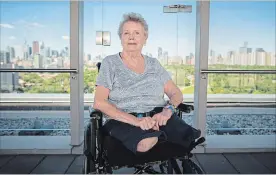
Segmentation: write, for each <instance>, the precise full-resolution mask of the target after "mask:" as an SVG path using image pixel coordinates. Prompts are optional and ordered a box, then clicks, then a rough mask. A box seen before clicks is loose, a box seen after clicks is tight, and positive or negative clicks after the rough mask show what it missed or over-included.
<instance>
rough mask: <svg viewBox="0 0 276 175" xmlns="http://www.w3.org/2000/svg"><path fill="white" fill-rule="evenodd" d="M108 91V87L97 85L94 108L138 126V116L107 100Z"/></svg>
mask: <svg viewBox="0 0 276 175" xmlns="http://www.w3.org/2000/svg"><path fill="white" fill-rule="evenodd" d="M109 92H110V91H109V89H108V88H105V87H104V86H97V87H96V92H95V98H94V104H93V108H94V109H96V110H100V111H101V112H103V113H105V114H106V115H108V116H109V117H110V118H112V119H115V120H118V121H121V122H124V123H128V124H131V125H134V126H138V125H139V120H138V118H136V117H135V116H133V115H131V114H128V113H126V112H123V111H121V110H119V109H118V108H117V107H116V106H115V105H113V104H111V103H109V102H108V96H109Z"/></svg>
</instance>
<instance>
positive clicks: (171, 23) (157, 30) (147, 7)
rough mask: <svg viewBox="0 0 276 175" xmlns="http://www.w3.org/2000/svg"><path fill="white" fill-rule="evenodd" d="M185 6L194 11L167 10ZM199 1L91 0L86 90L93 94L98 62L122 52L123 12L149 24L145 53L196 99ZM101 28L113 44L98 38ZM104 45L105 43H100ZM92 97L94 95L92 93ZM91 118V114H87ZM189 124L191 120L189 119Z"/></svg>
mask: <svg viewBox="0 0 276 175" xmlns="http://www.w3.org/2000/svg"><path fill="white" fill-rule="evenodd" d="M177 4H181V5H186V6H190V7H192V11H186V12H185V13H184V12H178V13H165V12H166V11H163V10H164V9H163V8H164V7H165V6H170V5H177ZM195 7H196V2H192V1H191V2H190V1H147V2H146V3H145V2H140V1H131V2H127V1H123V2H122V1H114V2H111V1H101V0H99V1H88V2H85V5H84V11H85V14H84V26H85V28H84V36H85V37H84V49H85V58H84V62H85V64H84V65H85V67H86V68H85V73H84V83H85V84H84V85H85V87H86V88H87V91H86V92H87V93H92V94H93V93H94V88H93V87H94V84H95V80H96V76H97V68H96V64H97V63H98V62H101V61H102V60H103V58H104V57H106V56H107V55H112V54H116V53H118V52H121V51H122V46H121V41H120V38H119V36H118V34H117V32H118V28H119V24H120V22H121V20H122V17H123V14H125V13H129V12H136V13H139V14H141V15H142V16H143V17H144V18H145V20H146V21H147V23H148V25H149V38H148V40H147V43H146V45H145V46H144V48H143V50H142V53H143V54H144V55H148V56H152V57H154V58H157V59H158V60H159V62H160V63H161V64H162V65H163V66H164V67H165V69H166V70H168V72H169V73H170V75H171V76H172V79H173V81H174V82H175V83H176V84H177V86H178V87H179V88H180V89H181V91H182V93H183V94H184V99H185V102H191V103H192V102H193V101H194V99H193V93H194V63H195V57H194V55H195V32H196V31H195V29H196V8H195ZM101 31H104V32H106V31H107V32H110V45H105V44H104V43H103V41H102V40H101V39H99V37H100V36H101V35H103V34H102V33H101ZM101 44H102V45H101ZM91 96H92V95H91ZM86 117H88V116H86ZM188 123H189V124H190V123H191V122H188Z"/></svg>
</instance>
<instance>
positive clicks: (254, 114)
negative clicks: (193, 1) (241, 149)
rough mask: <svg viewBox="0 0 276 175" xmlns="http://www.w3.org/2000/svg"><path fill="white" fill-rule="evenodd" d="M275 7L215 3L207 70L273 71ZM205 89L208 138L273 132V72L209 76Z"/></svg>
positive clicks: (275, 80) (270, 4)
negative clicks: (206, 95)
mask: <svg viewBox="0 0 276 175" xmlns="http://www.w3.org/2000/svg"><path fill="white" fill-rule="evenodd" d="M275 7H276V6H275V2H273V1H270V2H268V1H262V2H257V1H246V2H240V1H236V2H211V3H210V36H209V57H208V69H209V70H214V69H215V70H234V69H235V70H275V68H276V67H275V60H276V57H275V31H276V28H275V26H276V25H275ZM207 88H208V89H207V92H208V99H207V101H208V102H209V106H210V108H208V114H207V119H206V121H207V134H208V135H213V134H233V135H273V134H275V129H276V128H275V122H276V121H275V120H276V119H275V115H276V113H275V93H276V91H275V89H276V76H275V74H244V73H241V74H239V73H237V74H227V73H220V74H215V73H214V74H209V76H208V87H207ZM211 107H212V108H211ZM213 107H214V108H213Z"/></svg>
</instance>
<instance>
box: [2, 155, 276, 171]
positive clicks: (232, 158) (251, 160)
mask: <svg viewBox="0 0 276 175" xmlns="http://www.w3.org/2000/svg"><path fill="white" fill-rule="evenodd" d="M193 159H194V161H196V162H197V163H198V164H199V165H200V166H201V167H202V169H203V170H204V172H205V173H207V174H218V173H219V174H230V173H231V174H234V173H241V174H249V173H250V174H269V173H270V174H273V173H274V174H275V173H276V152H271V153H225V154H220V153H216V154H211V153H210V154H195V156H194V158H193ZM82 166H83V156H82V155H0V173H1V174H34V173H35V174H38V173H39V174H64V173H66V174H79V173H81V169H82ZM115 173H127V174H131V173H133V171H131V169H121V170H117V171H116V172H115Z"/></svg>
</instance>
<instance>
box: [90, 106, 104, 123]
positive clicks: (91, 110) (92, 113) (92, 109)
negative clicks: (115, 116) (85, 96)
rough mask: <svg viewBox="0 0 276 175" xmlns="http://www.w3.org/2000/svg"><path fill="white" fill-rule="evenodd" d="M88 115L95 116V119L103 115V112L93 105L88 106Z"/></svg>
mask: <svg viewBox="0 0 276 175" xmlns="http://www.w3.org/2000/svg"><path fill="white" fill-rule="evenodd" d="M88 110H89V116H90V117H91V118H93V117H95V118H96V119H97V120H99V119H101V118H102V116H103V113H102V112H101V111H99V110H96V109H94V108H93V107H91V106H89V109H88Z"/></svg>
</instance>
